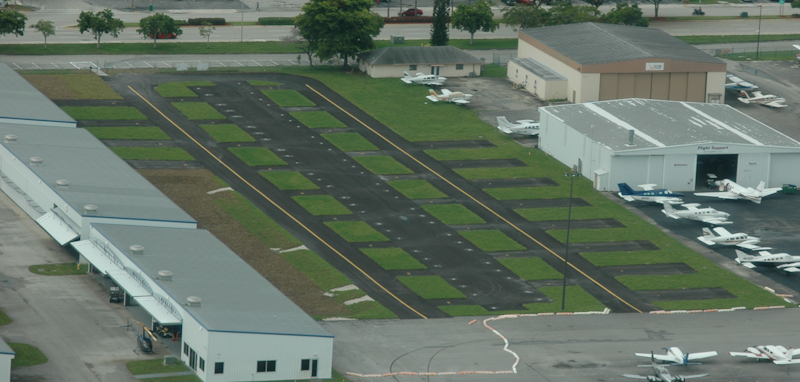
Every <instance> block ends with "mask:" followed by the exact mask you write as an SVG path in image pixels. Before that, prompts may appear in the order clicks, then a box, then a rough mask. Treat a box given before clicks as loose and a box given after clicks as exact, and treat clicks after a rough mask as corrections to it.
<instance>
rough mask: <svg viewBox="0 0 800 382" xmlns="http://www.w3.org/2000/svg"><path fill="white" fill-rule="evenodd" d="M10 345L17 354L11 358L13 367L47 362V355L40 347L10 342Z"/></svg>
mask: <svg viewBox="0 0 800 382" xmlns="http://www.w3.org/2000/svg"><path fill="white" fill-rule="evenodd" d="M8 346H9V347H10V348H11V349H12V350H14V353H16V355H15V356H14V359H12V360H11V367H26V366H36V365H41V364H43V363H47V356H45V355H44V353H42V351H41V350H39V348H37V347H36V346H33V345H28V344H18V343H13V342H9V343H8Z"/></svg>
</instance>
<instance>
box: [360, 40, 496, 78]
mask: <svg viewBox="0 0 800 382" xmlns="http://www.w3.org/2000/svg"><path fill="white" fill-rule="evenodd" d="M483 64H484V62H483V61H481V60H480V59H478V58H476V57H475V56H473V55H471V54H469V53H466V52H464V51H463V50H461V49H458V48H456V47H454V46H390V47H387V48H381V49H376V50H371V51H369V52H365V53H361V54H359V55H358V69H359V70H361V71H362V72H365V73H367V75H369V76H370V77H372V78H389V77H397V78H401V77H403V72H408V73H409V74H411V75H412V76H414V75H415V74H416V73H417V72H420V73H424V74H436V75H439V76H443V77H470V76H473V77H474V76H480V75H481V73H482V72H483Z"/></svg>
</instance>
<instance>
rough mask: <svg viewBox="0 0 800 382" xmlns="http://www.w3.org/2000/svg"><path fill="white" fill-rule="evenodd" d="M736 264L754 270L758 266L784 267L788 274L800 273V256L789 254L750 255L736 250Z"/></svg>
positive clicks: (759, 253)
mask: <svg viewBox="0 0 800 382" xmlns="http://www.w3.org/2000/svg"><path fill="white" fill-rule="evenodd" d="M736 262H737V263H739V264H742V265H743V266H745V267H747V268H750V269H753V268H755V267H756V266H757V265H758V266H773V267H779V268H781V267H783V266H785V267H783V268H782V269H783V270H784V271H786V272H800V269H798V268H797V265H800V256H792V255H790V254H788V253H769V252H767V251H760V252H758V255H748V254H746V253H744V252H742V251H740V250H738V249H737V250H736Z"/></svg>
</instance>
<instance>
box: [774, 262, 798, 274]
mask: <svg viewBox="0 0 800 382" xmlns="http://www.w3.org/2000/svg"><path fill="white" fill-rule="evenodd" d="M798 266H800V263H789V264H781V265H778V268H779V269H782V270H784V271H786V272H789V273H797V272H800V268H798Z"/></svg>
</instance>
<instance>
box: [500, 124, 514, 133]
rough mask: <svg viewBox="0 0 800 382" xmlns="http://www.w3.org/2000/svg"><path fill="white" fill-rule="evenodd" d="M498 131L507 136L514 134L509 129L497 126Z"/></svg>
mask: <svg viewBox="0 0 800 382" xmlns="http://www.w3.org/2000/svg"><path fill="white" fill-rule="evenodd" d="M497 130H500V131H502V132H504V133H506V134H511V133H512V131H511V129H509V128H507V127H503V126H497Z"/></svg>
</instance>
